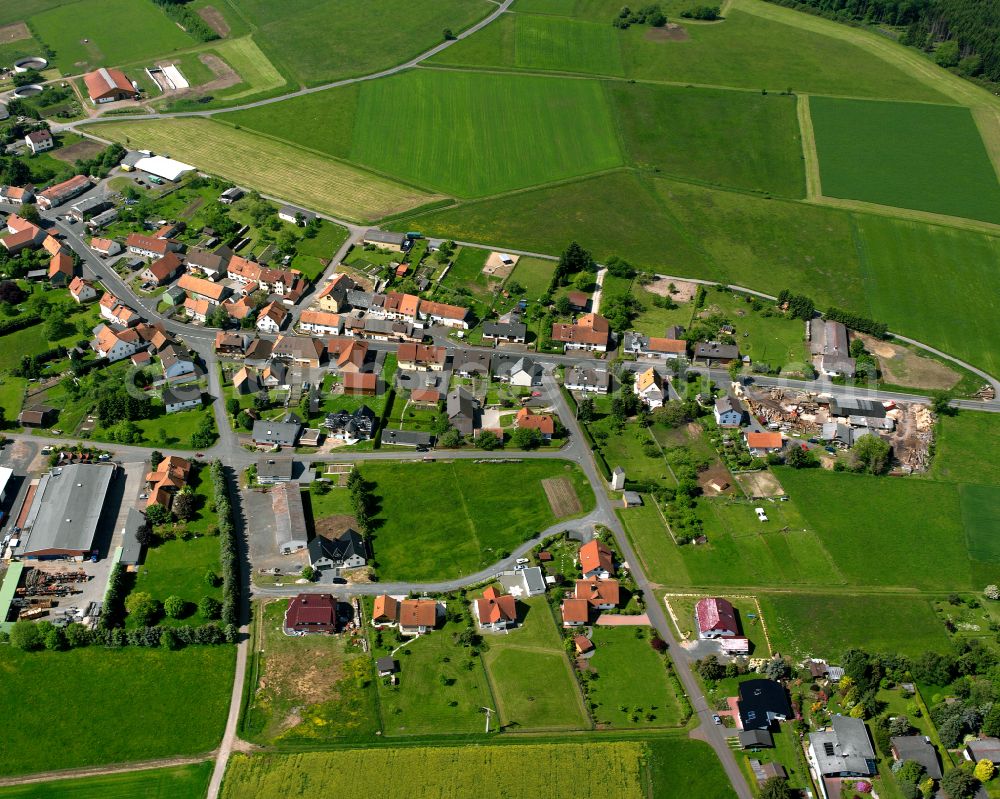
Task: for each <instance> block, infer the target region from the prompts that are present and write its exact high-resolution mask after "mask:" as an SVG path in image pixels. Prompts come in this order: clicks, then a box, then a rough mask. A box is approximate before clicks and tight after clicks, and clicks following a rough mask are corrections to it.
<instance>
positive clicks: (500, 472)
mask: <svg viewBox="0 0 1000 799" xmlns="http://www.w3.org/2000/svg"><path fill="white" fill-rule="evenodd" d="M508 472H509V474H508ZM361 474H362V476H363V477H364V479H365V480H366V481H368V482H369V483H371V484H372V493H373V494H374V495H375V496H376V497H377V498H378V504H379V511H378V513H377V518H376V528H375V531H374V534H373V535H372V548H373V550H374V554H375V560H376V562H377V567H376V568H377V570H378V573H379V578H380V579H381V580H382V581H387V580H409V581H427V580H444V579H448V578H454V577H460V576H462V575H465V574H471V573H474V572H476V571H478V570H479V569H482V568H484V567H486V566H488V565H489V564H491V563H495V562H496V561H498V560H500V559H501V558H502V557H506V554H505V553H508V552H510V551H511V550H513V549H514V548H515V547H516V546H518V545H519V544H521V543H523V542H524V541H526V540H528V538H530V537H531V536H533V535H535V534H537V533H539V532H541V531H543V530H545V529H546V528H547V527H549V526H550V525H552V524H554V523H555V522H556V521H557V518H556V516H555V515H554V514H553V511H552V509H551V508H550V507H549V502H548V499H547V498H546V495H545V491H544V490H543V487H542V484H541V481H542V480H543V479H545V478H549V477H556V476H563V475H565V476H566V477H568V478H569V479H570V480H571V482H572V484H573V486H574V487H575V489H576V493H577V496H578V497H579V499H580V502H581V505H582V507H583V509H584V511H587V510H590V509H591V508H592V507H593V504H594V499H593V495H592V493H591V491H590V488H589V487H588V485H587V483H586V479H585V477H584V476H583V473H582V472H580V471H579V470H577V469H576V467H570V466H568V465H565V464H563V463H562V462H560V461H545V460H533V461H524V462H521V463H517V464H501V463H483V464H479V463H471V462H469V461H454V462H449V463H433V464H427V463H401V464H389V463H365V464H363V465H362V466H361ZM515 485H516V488H515ZM403 509H405V512H402V510H403ZM498 522H499V523H498Z"/></svg>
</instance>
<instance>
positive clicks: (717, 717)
mask: <svg viewBox="0 0 1000 799" xmlns="http://www.w3.org/2000/svg"><path fill="white" fill-rule="evenodd" d="M712 721H714V722H715V723H716V724H722V719H721V718H720V717H719V716H718V715H717V714H713V715H712Z"/></svg>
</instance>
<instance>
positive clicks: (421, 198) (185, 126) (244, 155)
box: [90, 119, 432, 219]
mask: <svg viewBox="0 0 1000 799" xmlns="http://www.w3.org/2000/svg"><path fill="white" fill-rule="evenodd" d="M90 129H91V130H92V131H93V132H94V133H95V134H97V135H99V136H103V137H105V138H108V139H112V140H115V141H121V142H126V141H127V142H131V145H132V146H139V145H140V143H141V144H142V146H144V147H147V148H150V149H153V150H157V151H163V150H164V149H166V150H167V151H168V152H170V154H171V155H172V156H173V157H174V158H182V159H184V160H185V161H187V162H188V163H192V164H195V165H196V166H197V167H198V168H199V169H203V170H205V171H207V172H211V173H214V174H216V175H219V176H220V177H224V178H226V179H228V180H231V181H233V182H235V183H239V184H240V185H244V186H249V187H251V188H256V189H257V190H259V191H262V192H265V193H268V194H270V193H272V192H274V193H277V192H279V190H281V191H288V190H289V189H290V188H291V187H295V197H296V201H297V202H299V203H300V204H302V205H303V206H305V207H307V208H310V209H313V210H316V211H321V212H325V213H328V214H330V215H332V216H339V217H342V218H346V219H368V218H377V217H380V216H384V215H385V214H389V213H395V212H398V211H402V210H404V209H406V208H411V207H413V206H415V205H420V204H422V203H424V202H426V201H428V200H430V199H432V198H431V197H430V195H427V194H425V193H423V192H421V191H419V190H417V189H411V188H406V187H404V186H401V185H399V184H397V183H393V182H392V181H389V180H386V179H384V178H381V177H378V176H376V175H373V174H371V173H368V172H365V171H363V170H359V169H355V168H354V167H350V166H347V165H345V164H342V163H340V162H338V161H334V160H333V159H331V158H326V157H324V156H321V155H316V154H313V153H310V152H307V151H305V150H300V149H298V148H295V147H289V146H288V145H287V144H286V143H283V142H276V141H273V140H271V139H268V138H265V137H262V136H256V135H254V134H253V133H250V132H248V131H244V130H238V129H235V128H232V127H230V126H228V125H222V124H219V123H217V122H210V121H208V120H204V119H169V120H160V121H157V122H153V123H147V122H120V123H102V124H99V125H95V126H93V128H90Z"/></svg>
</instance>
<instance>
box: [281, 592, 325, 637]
mask: <svg viewBox="0 0 1000 799" xmlns="http://www.w3.org/2000/svg"><path fill="white" fill-rule="evenodd" d="M285 630H286V631H288V632H295V633H300V634H304V633H335V632H337V600H336V599H334V598H333V596H331V595H330V594H299V595H298V596H296V597H294V598H293V599H292V601H291V602H289V603H288V610H286V611H285Z"/></svg>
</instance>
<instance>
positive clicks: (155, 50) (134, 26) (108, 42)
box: [31, 0, 197, 75]
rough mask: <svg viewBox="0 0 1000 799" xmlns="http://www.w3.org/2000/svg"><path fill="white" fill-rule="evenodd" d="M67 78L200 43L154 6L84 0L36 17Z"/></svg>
mask: <svg viewBox="0 0 1000 799" xmlns="http://www.w3.org/2000/svg"><path fill="white" fill-rule="evenodd" d="M31 24H32V27H33V28H34V31H35V34H36V35H37V36H38V38H39V39H41V40H42V41H43V42H45V44H47V45H48V46H49V47H50V48H52V50H54V51H55V53H56V55H55V58H54V59H50V63H51V64H52V65H53V66H56V67H58V68H59V69H60V70H61V71H62V73H63V74H64V75H77V74H79V73H80V72H85V71H87V70H90V69H96V68H97V67H102V66H108V67H110V66H115V65H118V64H126V63H128V62H130V61H138V60H140V59H149V58H153V57H154V56H159V55H166V54H168V53H171V52H173V51H175V50H183V49H184V48H187V47H193V46H194V45H195V44H197V42H196V41H195V40H194V39H193V38H192V37H190V36H188V34H187V33H185V32H184V31H183V30H182V29H181V28H180V27H179V26H178V25H175V24H174V22H173V21H172V20H171V19H170V18H169V17H167V15H166V14H165V13H163V11H161V10H160V9H159V8H157V6H156V5H154V4H153V3H136V2H135V1H134V0H78V2H75V3H68V4H63V5H60V6H59V7H57V8H51V9H49V10H47V11H43V12H41V13H38V14H34V15H33V16H32V17H31Z"/></svg>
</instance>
